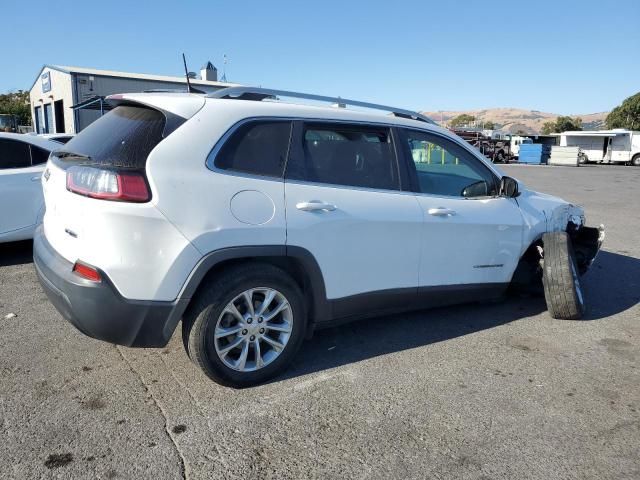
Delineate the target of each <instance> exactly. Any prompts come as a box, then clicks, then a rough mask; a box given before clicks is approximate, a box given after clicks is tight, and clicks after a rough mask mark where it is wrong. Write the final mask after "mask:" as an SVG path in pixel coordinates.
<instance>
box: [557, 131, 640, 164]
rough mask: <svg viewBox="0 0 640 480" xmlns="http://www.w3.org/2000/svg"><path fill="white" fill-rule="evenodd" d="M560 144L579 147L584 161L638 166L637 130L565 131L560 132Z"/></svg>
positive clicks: (638, 136) (639, 159)
mask: <svg viewBox="0 0 640 480" xmlns="http://www.w3.org/2000/svg"><path fill="white" fill-rule="evenodd" d="M560 146H562V147H580V150H581V152H582V154H583V155H584V161H585V162H592V163H619V164H624V165H633V166H636V167H640V132H637V131H633V130H626V129H624V128H614V129H613V130H593V131H588V130H583V131H567V132H563V133H561V134H560Z"/></svg>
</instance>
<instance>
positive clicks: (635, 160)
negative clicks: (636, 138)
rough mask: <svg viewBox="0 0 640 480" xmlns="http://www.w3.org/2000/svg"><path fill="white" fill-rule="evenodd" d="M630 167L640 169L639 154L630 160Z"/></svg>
mask: <svg viewBox="0 0 640 480" xmlns="http://www.w3.org/2000/svg"><path fill="white" fill-rule="evenodd" d="M631 165H633V166H634V167H640V153H639V154H637V155H634V156H633V158H632V159H631Z"/></svg>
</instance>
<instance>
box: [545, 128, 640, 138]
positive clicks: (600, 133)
mask: <svg viewBox="0 0 640 480" xmlns="http://www.w3.org/2000/svg"><path fill="white" fill-rule="evenodd" d="M630 133H633V132H632V131H631V130H625V129H622V128H614V129H613V130H575V131H573V130H572V131H567V132H562V133H558V134H557V135H567V136H570V137H616V136H618V135H629V134H630Z"/></svg>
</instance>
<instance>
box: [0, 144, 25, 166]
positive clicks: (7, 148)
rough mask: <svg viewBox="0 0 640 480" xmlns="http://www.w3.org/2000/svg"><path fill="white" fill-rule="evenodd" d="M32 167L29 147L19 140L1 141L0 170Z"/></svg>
mask: <svg viewBox="0 0 640 480" xmlns="http://www.w3.org/2000/svg"><path fill="white" fill-rule="evenodd" d="M30 166H31V155H30V154H29V145H28V144H26V143H25V142H20V141H18V140H7V139H0V169H6V168H22V167H30Z"/></svg>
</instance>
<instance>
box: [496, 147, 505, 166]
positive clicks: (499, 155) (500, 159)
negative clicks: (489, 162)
mask: <svg viewBox="0 0 640 480" xmlns="http://www.w3.org/2000/svg"><path fill="white" fill-rule="evenodd" d="M496 162H499V163H506V162H505V157H504V154H503V153H502V150H500V151H499V152H498V153H497V154H496Z"/></svg>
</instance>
